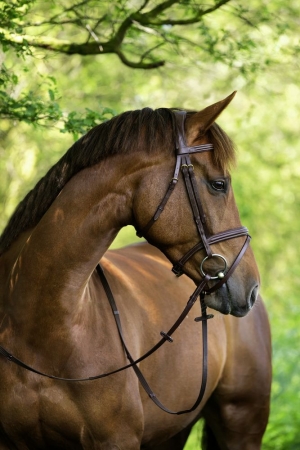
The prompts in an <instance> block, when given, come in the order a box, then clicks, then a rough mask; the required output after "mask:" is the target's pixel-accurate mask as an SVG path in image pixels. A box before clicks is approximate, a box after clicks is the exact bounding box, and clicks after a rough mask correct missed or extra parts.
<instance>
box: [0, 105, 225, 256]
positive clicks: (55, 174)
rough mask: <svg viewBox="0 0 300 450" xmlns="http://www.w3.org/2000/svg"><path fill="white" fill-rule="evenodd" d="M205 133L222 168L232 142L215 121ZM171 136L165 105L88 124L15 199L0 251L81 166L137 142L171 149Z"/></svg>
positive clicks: (173, 130)
mask: <svg viewBox="0 0 300 450" xmlns="http://www.w3.org/2000/svg"><path fill="white" fill-rule="evenodd" d="M209 133H210V139H211V142H212V143H213V144H214V145H215V149H216V151H215V152H213V153H214V156H213V157H214V160H215V163H216V164H217V165H218V166H220V167H223V168H224V169H225V168H226V167H228V166H229V164H230V163H231V162H232V161H233V160H234V149H233V145H232V143H231V141H230V139H229V138H228V136H227V135H226V134H225V133H224V131H223V130H222V129H221V128H220V127H218V125H216V124H214V125H213V126H212V127H211V128H210V130H209ZM175 140H176V126H175V118H174V113H173V112H172V110H171V109H167V108H159V109H156V110H152V109H151V108H144V109H142V110H136V111H127V112H125V113H123V114H120V115H119V116H116V117H114V118H112V119H111V120H109V121H108V122H105V123H102V124H101V125H98V126H96V127H94V128H92V129H91V130H90V131H89V132H88V133H87V134H86V135H84V136H83V137H82V138H80V139H79V140H78V141H77V142H75V143H74V144H73V145H72V147H70V148H69V150H68V151H67V152H66V153H65V154H64V156H63V157H62V158H61V159H60V160H59V161H58V162H57V163H56V164H55V165H54V166H53V167H52V168H51V169H50V170H49V171H48V172H47V174H46V175H45V176H44V177H43V178H41V180H40V181H39V182H38V183H37V184H36V186H35V187H34V188H33V189H32V190H31V191H30V192H29V193H28V194H27V195H26V196H25V198H24V199H23V200H22V201H21V202H20V203H19V205H18V206H17V208H16V210H15V212H14V213H13V215H12V216H11V218H10V220H9V222H8V224H7V226H6V228H5V229H4V231H3V233H2V235H1V237H0V254H2V253H3V252H4V251H5V250H6V249H7V248H8V247H9V246H10V245H11V244H12V242H13V241H14V240H15V239H16V238H17V237H18V236H19V234H20V233H21V232H23V231H26V230H28V229H30V228H32V227H34V226H36V225H37V223H38V222H39V221H40V219H41V218H42V216H43V215H44V214H45V212H46V211H47V210H48V208H49V207H50V206H51V204H52V203H53V201H54V200H55V198H56V197H57V196H58V194H59V193H60V191H61V190H62V189H63V187H64V186H65V185H66V183H67V182H68V181H69V180H70V179H71V178H72V177H73V176H74V175H76V173H78V172H79V171H81V170H82V169H84V168H87V167H91V166H93V165H95V164H97V163H98V162H100V161H101V160H103V159H105V158H107V157H109V156H112V155H116V154H126V153H128V152H131V151H132V149H133V148H138V147H139V146H140V145H143V146H144V147H145V145H146V146H147V148H148V151H149V152H151V151H153V150H155V149H158V148H161V147H162V146H163V147H164V148H166V149H168V148H169V149H170V151H171V152H172V151H174V146H175ZM145 143H146V144H145Z"/></svg>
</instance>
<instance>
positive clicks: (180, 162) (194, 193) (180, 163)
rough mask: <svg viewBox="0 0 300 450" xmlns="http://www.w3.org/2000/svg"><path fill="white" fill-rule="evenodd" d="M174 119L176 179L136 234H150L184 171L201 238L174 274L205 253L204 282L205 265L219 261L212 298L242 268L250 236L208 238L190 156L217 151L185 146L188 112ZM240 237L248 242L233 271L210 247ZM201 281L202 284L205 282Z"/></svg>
mask: <svg viewBox="0 0 300 450" xmlns="http://www.w3.org/2000/svg"><path fill="white" fill-rule="evenodd" d="M174 114H175V119H176V129H177V133H176V136H177V139H176V165H175V170H174V174H173V177H172V179H171V181H170V183H169V186H168V189H167V192H166V194H165V196H164V197H163V199H162V201H161V203H160V204H159V206H158V208H157V210H156V212H155V214H154V215H153V217H152V218H151V219H150V220H149V222H148V223H147V224H146V225H145V226H144V227H143V228H142V229H141V230H140V231H138V232H137V236H139V237H142V236H145V234H146V233H147V232H148V231H149V230H150V228H151V227H152V226H153V225H154V224H155V222H156V221H157V220H158V219H159V217H160V215H161V213H162V212H163V210H164V208H165V206H166V204H167V202H168V200H169V198H170V196H171V194H172V193H173V191H174V189H175V187H176V185H177V183H178V180H179V172H180V169H181V170H182V174H183V180H184V183H185V187H186V191H187V194H188V198H189V202H190V205H191V208H192V211H193V216H194V221H195V224H196V227H197V231H198V234H199V236H200V239H201V241H200V242H199V243H198V244H196V245H195V246H194V247H193V248H192V249H190V250H189V251H188V252H187V253H186V254H185V255H183V256H182V258H180V260H179V261H177V262H176V263H175V264H174V265H173V267H172V271H173V272H174V273H175V274H176V276H180V275H182V274H183V267H184V265H185V263H186V262H187V261H188V260H189V259H190V258H191V257H192V256H194V255H195V253H197V252H199V251H200V250H205V252H206V256H205V258H204V259H203V260H202V262H201V264H200V272H201V274H202V276H203V280H204V279H205V273H204V267H203V265H204V262H205V261H206V260H207V259H211V258H218V259H221V260H222V261H223V263H224V270H222V271H220V272H219V273H218V275H217V276H216V277H215V276H210V275H208V276H209V280H214V279H219V281H218V282H217V283H216V284H215V285H214V286H212V287H211V288H209V287H208V285H207V286H206V289H205V290H204V291H203V292H204V293H205V294H211V293H212V292H215V291H216V290H217V289H219V288H220V287H221V286H222V285H223V284H224V283H225V282H226V281H227V280H228V278H229V277H230V276H231V275H232V273H233V271H234V270H235V268H236V266H237V265H238V264H239V262H240V260H241V259H242V257H243V255H244V253H245V252H246V250H247V248H248V246H249V243H250V239H251V237H250V236H249V233H248V229H247V228H246V227H238V228H232V229H231V230H226V231H222V232H220V233H216V234H214V235H209V232H208V229H207V224H206V216H205V214H204V210H203V207H202V204H201V200H200V195H199V190H198V187H197V181H196V177H195V173H194V167H193V164H192V163H191V159H190V155H191V154H194V153H202V152H209V151H213V149H214V147H213V144H202V145H195V146H193V147H188V146H187V145H186V140H185V132H184V124H185V120H186V111H174ZM241 236H246V240H245V242H244V244H243V246H242V248H241V251H240V252H239V254H238V255H237V257H236V259H235V260H234V262H233V263H232V265H231V267H230V268H229V269H228V271H227V272H226V269H227V265H228V264H227V260H226V258H225V257H224V256H222V255H219V254H217V253H213V251H212V249H211V245H213V244H217V243H219V242H222V241H226V240H229V239H234V238H238V237H241ZM203 280H202V281H203Z"/></svg>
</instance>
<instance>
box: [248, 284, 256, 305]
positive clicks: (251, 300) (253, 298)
mask: <svg viewBox="0 0 300 450" xmlns="http://www.w3.org/2000/svg"><path fill="white" fill-rule="evenodd" d="M257 295H258V286H255V287H254V288H253V289H252V291H251V294H250V296H249V300H248V307H249V309H251V308H252V307H253V305H254V303H255V301H256V299H257Z"/></svg>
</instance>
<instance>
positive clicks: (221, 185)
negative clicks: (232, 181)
mask: <svg viewBox="0 0 300 450" xmlns="http://www.w3.org/2000/svg"><path fill="white" fill-rule="evenodd" d="M210 184H211V187H212V188H213V189H214V190H215V191H225V190H226V182H225V181H224V180H214V181H212V182H211V183H210Z"/></svg>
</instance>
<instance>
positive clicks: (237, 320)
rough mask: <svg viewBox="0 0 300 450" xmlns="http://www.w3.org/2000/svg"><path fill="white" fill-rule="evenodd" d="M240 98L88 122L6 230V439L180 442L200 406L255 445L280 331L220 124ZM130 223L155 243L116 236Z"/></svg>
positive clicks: (215, 441)
mask: <svg viewBox="0 0 300 450" xmlns="http://www.w3.org/2000/svg"><path fill="white" fill-rule="evenodd" d="M232 98H233V94H232V95H231V96H229V97H228V98H226V99H225V100H223V101H221V102H218V103H216V104H214V105H212V106H209V107H208V108H205V109H204V110H202V111H200V112H190V113H187V114H186V113H185V112H182V111H173V110H169V109H164V108H161V109H158V110H155V111H153V110H151V109H149V108H145V109H143V110H141V111H131V112H127V113H123V114H121V115H120V116H117V117H115V118H113V119H111V120H110V121H108V122H106V123H104V124H102V125H99V126H97V127H95V128H93V129H92V130H91V131H90V132H88V133H87V134H86V135H85V136H83V137H82V138H81V139H79V141H77V142H76V143H75V144H74V145H73V146H72V147H71V148H70V149H69V150H68V152H67V153H66V154H65V155H64V156H63V157H62V158H61V160H60V161H59V162H58V163H57V164H56V165H55V166H53V167H52V168H51V169H50V170H49V172H48V173H47V174H46V176H45V177H44V178H42V179H41V180H40V181H39V183H38V184H37V185H36V187H35V188H34V189H33V190H32V191H31V192H29V194H28V195H27V196H26V197H25V198H24V200H23V201H22V202H21V203H20V204H19V206H18V207H17V209H16V211H15V213H14V214H13V216H12V218H11V220H10V221H9V223H8V225H7V227H6V229H5V230H4V232H3V234H2V236H1V239H0V253H1V256H0V280H1V281H0V283H1V284H0V307H1V328H0V345H1V353H2V356H0V363H1V372H0V381H1V382H0V398H1V402H0V424H1V425H0V449H15V448H16V449H50V448H51V449H66V448H72V449H102V450H110V449H124V450H138V449H141V448H144V449H149V450H155V449H157V450H158V449H160V450H167V449H174V450H179V449H182V448H183V446H184V443H185V440H186V438H187V435H188V432H189V430H190V427H191V426H192V424H193V423H195V422H196V421H197V420H198V418H199V417H204V419H205V427H204V438H203V448H206V449H216V450H218V449H222V450H223V449H230V450H235V449H243V450H250V449H251V450H255V449H259V448H260V445H261V440H262V436H263V433H264V431H265V428H266V424H267V420H268V414H269V398H270V383H271V361H270V359H271V356H270V354H271V350H270V332H269V325H268V319H267V315H266V312H265V309H264V306H263V303H262V301H261V299H260V297H259V295H258V288H259V274H258V270H257V266H256V263H255V259H254V256H253V254H252V251H251V248H250V246H249V240H250V238H249V235H248V230H247V229H246V228H245V227H242V226H241V224H240V219H239V215H238V211H237V208H236V205H235V201H234V197H233V192H232V188H231V183H230V175H229V168H230V164H231V163H233V162H234V158H235V153H234V149H233V146H232V143H231V141H230V139H229V138H228V136H227V135H226V134H225V132H224V131H223V130H222V129H221V128H220V127H219V126H218V125H217V124H216V123H215V120H216V118H217V117H218V116H219V114H220V113H221V112H222V111H223V110H224V109H225V107H226V106H227V105H228V104H229V102H230V101H231V99H232ZM129 224H132V225H134V226H135V227H136V229H137V230H138V232H139V234H140V235H143V236H144V237H145V238H146V239H147V240H148V241H149V242H150V243H151V244H152V245H149V244H146V243H142V244H138V245H133V246H129V247H126V248H124V249H120V250H113V251H111V250H108V248H109V246H110V244H111V242H112V241H113V239H114V238H115V236H116V235H117V233H118V231H119V230H120V229H121V228H122V227H124V226H126V225H129ZM164 255H165V256H164ZM166 257H167V258H166ZM100 259H101V265H102V268H103V272H104V274H105V276H106V280H107V283H108V286H109V289H110V291H111V293H112V295H113V299H114V301H115V303H116V305H117V310H116V309H114V308H113V311H112V307H111V305H110V303H109V301H108V298H107V289H105V285H104V284H103V282H102V281H101V279H100V278H99V276H98V271H95V267H96V266H97V264H98V262H99V261H100ZM170 261H171V263H172V264H173V271H174V272H175V273H176V274H177V276H175V275H174V273H172V272H171V265H170ZM181 274H183V275H182V276H179V275H181ZM199 296H200V298H201V309H202V317H201V315H200V318H199V317H198V316H199V313H201V311H199V307H198V306H197V304H195V306H194V303H195V300H196V298H198V297H199ZM191 299H192V301H191ZM197 308H198V310H197ZM206 308H208V313H209V315H211V314H212V313H213V314H214V318H213V319H210V320H207V314H206ZM210 308H212V309H213V310H214V311H212V310H211V309H210ZM250 310H251V311H250ZM183 311H184V314H183V313H182V312H183ZM249 311H250V312H249ZM113 312H114V313H113ZM248 312H249V314H247V313H248ZM114 316H118V317H120V320H121V323H122V331H121V333H122V336H123V338H124V341H125V342H126V346H127V351H124V344H123V343H122V341H121V339H120V330H118V323H116V321H115V317H114ZM196 317H198V319H199V320H200V323H198V322H197V321H195V320H194V319H195V318H196ZM179 319H180V320H179ZM206 322H208V324H207V327H208V361H207V367H204V366H205V365H203V363H202V359H203V358H205V345H204V342H203V340H205V334H203V333H202V331H201V329H202V326H203V327H204V326H206ZM201 323H202V324H201ZM174 324H176V326H174ZM161 332H163V334H162V335H161ZM171 335H172V336H171ZM162 336H163V337H162ZM158 341H159V342H161V345H159V346H157V342H158ZM172 341H173V342H172ZM155 346H157V350H156V351H154V352H153V353H151V355H150V356H149V357H147V358H145V359H142V360H141V361H140V362H139V363H135V361H137V360H139V359H140V357H141V355H145V354H147V352H149V349H151V348H153V347H155ZM128 352H130V355H129V354H128ZM131 359H132V361H131ZM130 361H131V362H130ZM128 365H130V366H131V367H129V368H127V369H126V370H122V371H120V372H117V373H114V374H112V375H110V376H105V377H104V378H100V377H97V375H98V374H108V373H109V372H115V371H116V370H117V369H118V368H121V367H123V366H128ZM137 368H138V370H141V372H142V374H143V375H142V376H143V377H144V378H145V380H147V381H146V383H147V385H149V386H151V392H153V393H155V395H154V394H153V395H154V396H155V397H158V398H160V401H161V402H162V403H163V404H165V405H167V407H168V408H167V409H170V410H171V411H175V414H168V413H166V412H165V411H163V410H160V409H159V408H158V407H157V405H156V404H155V403H154V402H152V401H151V398H149V393H147V392H145V391H144V390H143V389H142V386H141V384H140V383H139V380H138V377H137V376H136V371H137ZM31 369H32V370H31ZM206 369H207V374H208V376H207V382H206V386H205V390H204V391H203V392H202V396H201V398H200V400H201V401H200V404H199V405H197V404H196V407H195V409H193V408H191V406H192V405H193V404H194V401H195V397H197V393H198V391H199V385H200V384H201V383H202V384H203V374H204V373H205V372H206ZM40 373H44V374H46V376H42V375H40ZM57 378H58V379H57ZM85 378H95V379H89V380H88V381H74V379H75V380H81V379H85ZM97 378H99V379H97ZM65 379H68V380H73V381H66V380H65ZM201 380H202V381H201ZM142 384H143V382H142ZM153 395H152V394H151V395H150V397H153ZM188 410H191V412H189V413H183V414H181V413H180V414H176V412H182V411H183V412H185V411H188Z"/></svg>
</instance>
